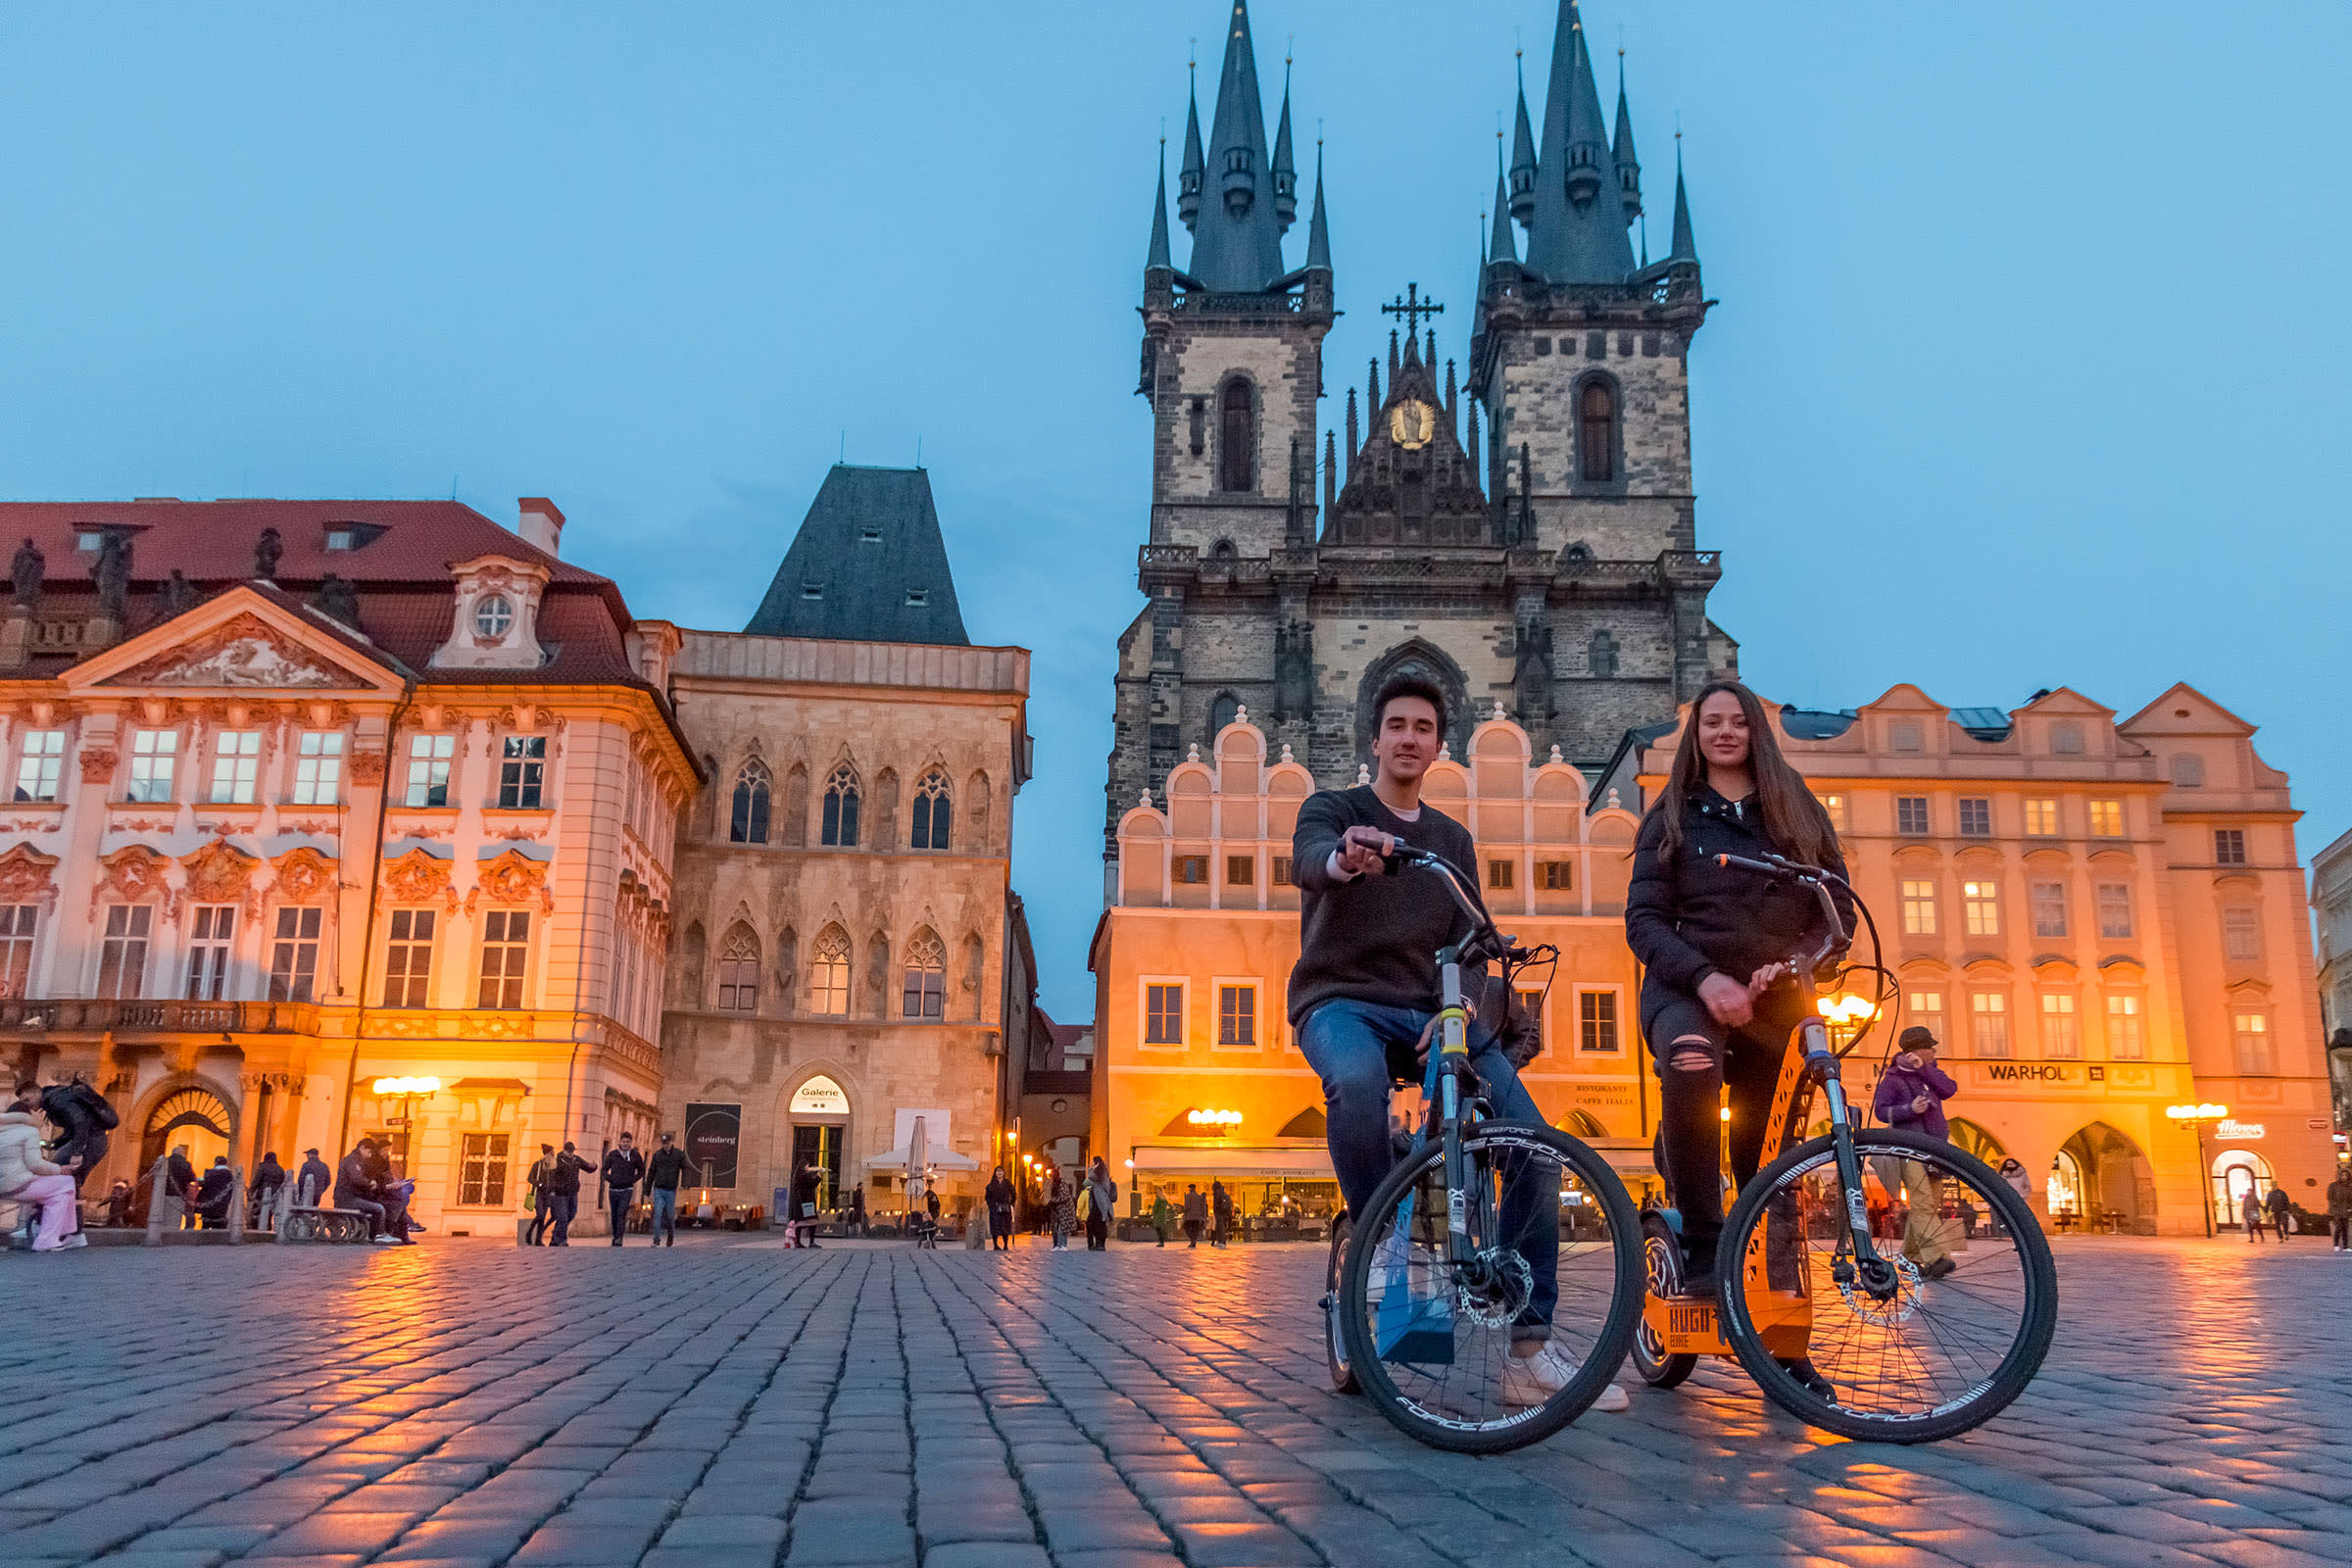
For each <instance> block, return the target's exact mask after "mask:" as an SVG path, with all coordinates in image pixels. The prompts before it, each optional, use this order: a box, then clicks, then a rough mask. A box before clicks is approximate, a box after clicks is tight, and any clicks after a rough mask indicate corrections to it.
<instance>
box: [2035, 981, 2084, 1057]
mask: <svg viewBox="0 0 2352 1568" xmlns="http://www.w3.org/2000/svg"><path fill="white" fill-rule="evenodd" d="M2041 1054H2043V1055H2045V1056H2079V1055H2081V1054H2082V1046H2081V1043H2080V1042H2079V1041H2078V1040H2077V1038H2076V1035H2075V999H2074V998H2072V997H2066V996H2058V995H2056V994H2045V995H2044V996H2043V997H2042V999H2041Z"/></svg>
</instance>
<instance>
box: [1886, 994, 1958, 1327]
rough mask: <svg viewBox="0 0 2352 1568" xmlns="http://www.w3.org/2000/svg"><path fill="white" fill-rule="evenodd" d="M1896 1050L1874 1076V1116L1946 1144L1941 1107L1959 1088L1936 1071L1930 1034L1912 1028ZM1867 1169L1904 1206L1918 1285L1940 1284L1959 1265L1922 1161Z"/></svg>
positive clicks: (1906, 1247)
mask: <svg viewBox="0 0 2352 1568" xmlns="http://www.w3.org/2000/svg"><path fill="white" fill-rule="evenodd" d="M1895 1044H1896V1046H1897V1048H1898V1049H1897V1052H1896V1054H1895V1057H1894V1059H1893V1060H1892V1061H1890V1062H1888V1063H1887V1070H1886V1071H1885V1072H1884V1073H1881V1074H1880V1075H1879V1092H1878V1096H1877V1098H1876V1099H1875V1100H1874V1101H1873V1103H1872V1106H1871V1108H1872V1110H1873V1112H1874V1113H1876V1115H1877V1116H1878V1118H1879V1120H1881V1121H1883V1122H1885V1123H1886V1124H1887V1126H1889V1127H1900V1128H1904V1129H1907V1130H1909V1131H1911V1132H1915V1133H1919V1134H1921V1135H1923V1136H1925V1137H1928V1138H1934V1139H1936V1140H1937V1141H1939V1142H1945V1141H1949V1139H1950V1137H1951V1131H1952V1129H1951V1123H1950V1122H1949V1121H1947V1120H1946V1119H1945V1118H1944V1114H1943V1103H1944V1102H1945V1101H1947V1100H1949V1099H1951V1098H1952V1097H1953V1096H1954V1095H1956V1094H1958V1093H1959V1092H1960V1086H1959V1085H1958V1084H1956V1083H1954V1082H1953V1081H1952V1079H1951V1076H1950V1075H1949V1074H1948V1073H1946V1072H1944V1071H1943V1069H1941V1068H1940V1067H1938V1066H1936V1034H1935V1031H1933V1030H1931V1029H1929V1028H1928V1027H1927V1026H1925V1025H1924V1024H1916V1023H1915V1024H1913V1025H1912V1026H1911V1027H1910V1028H1908V1029H1906V1030H1904V1031H1903V1033H1902V1038H1901V1039H1900V1040H1898V1041H1897V1042H1896V1043H1895ZM1871 1164H1872V1168H1873V1169H1874V1170H1875V1171H1876V1172H1877V1173H1878V1178H1879V1183H1880V1185H1881V1186H1883V1187H1885V1188H1886V1189H1887V1194H1888V1196H1889V1197H1891V1196H1892V1195H1893V1194H1894V1193H1896V1192H1898V1191H1899V1192H1900V1193H1901V1194H1902V1195H1903V1200H1904V1201H1905V1203H1907V1204H1908V1205H1909V1212H1908V1213H1907V1215H1906V1216H1905V1218H1904V1220H1903V1255H1904V1256H1906V1257H1908V1258H1910V1259H1911V1261H1912V1262H1914V1263H1917V1264H1918V1265H1919V1272H1920V1277H1921V1278H1923V1279H1931V1280H1939V1279H1941V1278H1943V1277H1944V1276H1945V1275H1946V1274H1949V1273H1950V1272H1951V1271H1952V1270H1953V1269H1954V1268H1955V1267H1957V1266H1958V1265H1956V1264H1955V1263H1954V1262H1953V1261H1952V1249H1951V1240H1950V1235H1949V1227H1948V1226H1947V1225H1946V1224H1945V1222H1944V1218H1943V1197H1942V1194H1941V1193H1940V1192H1939V1191H1938V1190H1937V1188H1936V1178H1935V1175H1934V1173H1933V1172H1931V1171H1930V1170H1929V1168H1928V1164H1927V1161H1925V1160H1920V1159H1896V1158H1894V1157H1892V1156H1891V1155H1885V1154H1882V1155H1880V1156H1879V1157H1878V1158H1876V1159H1874V1160H1873V1161H1872V1162H1871Z"/></svg>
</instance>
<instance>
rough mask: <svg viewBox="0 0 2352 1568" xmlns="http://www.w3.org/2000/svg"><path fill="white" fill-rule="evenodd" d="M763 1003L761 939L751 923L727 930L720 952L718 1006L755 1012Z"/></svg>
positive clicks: (719, 1007) (728, 1010) (729, 1010)
mask: <svg viewBox="0 0 2352 1568" xmlns="http://www.w3.org/2000/svg"><path fill="white" fill-rule="evenodd" d="M759 1005H760V939H759V938H758V937H756V936H754V935H752V929H751V927H749V926H745V925H738V926H736V927H735V928H734V929H733V930H731V931H729V932H728V933H727V945H726V946H725V947H724V948H723V949H721V950H720V951H719V955H718V1010H719V1011H721V1012H752V1011H755V1010H757V1009H758V1007H759Z"/></svg>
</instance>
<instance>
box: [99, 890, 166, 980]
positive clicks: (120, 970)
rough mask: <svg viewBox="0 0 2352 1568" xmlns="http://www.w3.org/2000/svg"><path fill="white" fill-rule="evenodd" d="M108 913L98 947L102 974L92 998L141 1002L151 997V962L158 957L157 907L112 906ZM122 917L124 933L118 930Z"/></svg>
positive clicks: (146, 905)
mask: <svg viewBox="0 0 2352 1568" xmlns="http://www.w3.org/2000/svg"><path fill="white" fill-rule="evenodd" d="M105 910H106V914H105V923H104V924H103V925H101V926H100V927H99V937H98V943H97V957H98V974H97V979H96V981H95V982H94V983H93V984H92V986H91V988H90V995H91V996H93V997H96V998H98V999H99V1000H101V1001H108V1002H137V1001H140V1000H142V999H144V998H145V996H146V995H147V962H148V959H150V958H151V957H153V956H154V951H153V950H154V946H155V906H154V905H152V904H109V905H107V906H105ZM118 915H120V916H121V917H122V919H121V921H120V924H121V925H122V927H123V929H122V930H120V931H118V930H116V929H115V927H116V925H117V923H118V922H117V919H116V916H118ZM110 975H111V977H112V978H111V980H110ZM126 976H127V979H126V978H125V977H126ZM126 987H127V989H126Z"/></svg>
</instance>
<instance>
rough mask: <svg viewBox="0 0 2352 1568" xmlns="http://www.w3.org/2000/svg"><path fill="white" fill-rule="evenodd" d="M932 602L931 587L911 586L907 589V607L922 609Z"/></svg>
mask: <svg viewBox="0 0 2352 1568" xmlns="http://www.w3.org/2000/svg"><path fill="white" fill-rule="evenodd" d="M930 602H931V590H930V589H928V588H909V589H907V608H908V609H909V610H920V609H922V608H923V607H924V606H925V605H927V604H929V603H930Z"/></svg>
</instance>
